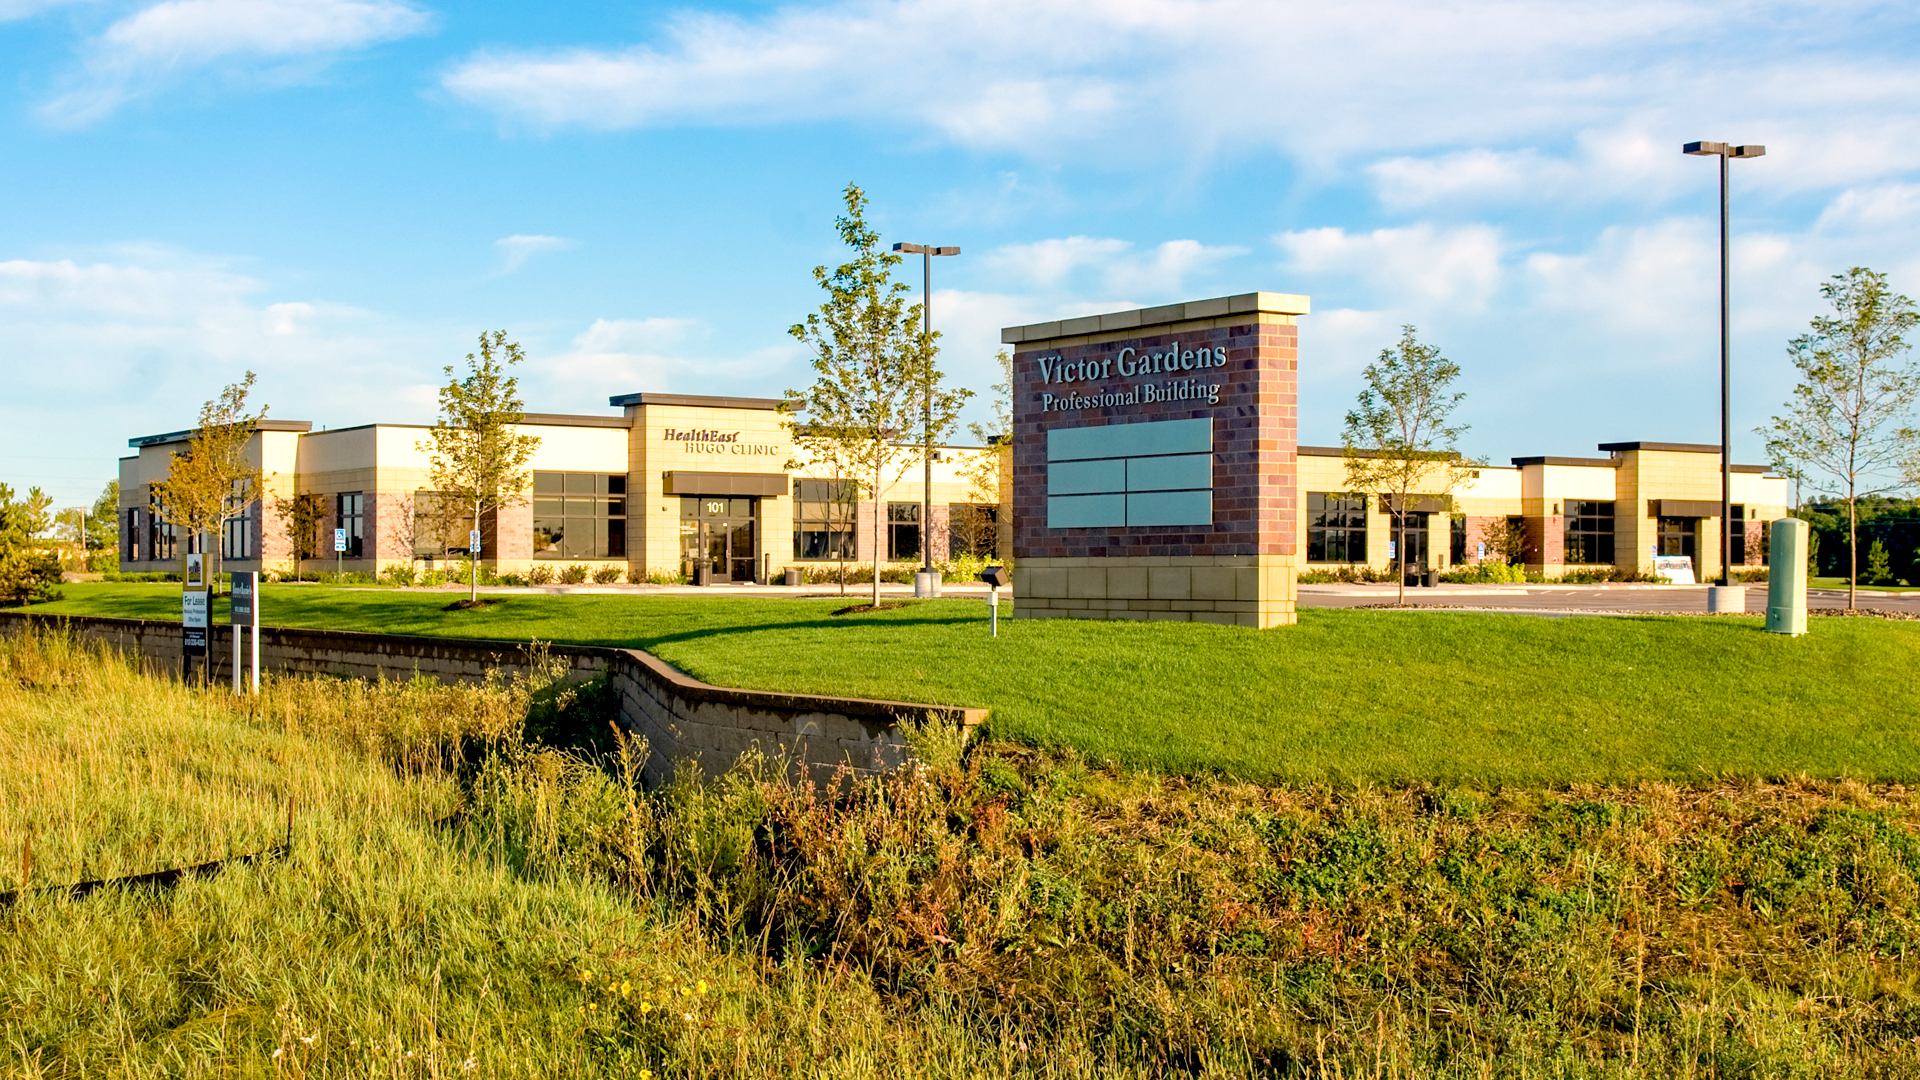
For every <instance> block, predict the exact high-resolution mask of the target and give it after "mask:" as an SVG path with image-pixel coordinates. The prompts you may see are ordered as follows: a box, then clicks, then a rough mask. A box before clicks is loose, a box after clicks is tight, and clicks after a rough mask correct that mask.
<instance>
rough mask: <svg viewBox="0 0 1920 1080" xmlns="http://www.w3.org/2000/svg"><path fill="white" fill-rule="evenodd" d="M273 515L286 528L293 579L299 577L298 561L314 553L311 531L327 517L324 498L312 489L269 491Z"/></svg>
mask: <svg viewBox="0 0 1920 1080" xmlns="http://www.w3.org/2000/svg"><path fill="white" fill-rule="evenodd" d="M272 498H273V516H274V517H276V518H279V519H280V527H281V528H282V529H285V530H286V533H287V544H288V546H289V547H291V548H292V549H293V580H295V581H299V580H300V564H301V562H303V561H305V560H307V559H310V558H312V557H313V541H314V534H315V533H316V532H317V531H318V530H319V528H320V523H321V522H322V521H325V520H326V519H327V500H326V499H325V498H324V497H323V496H321V495H317V494H315V493H313V492H311V491H308V492H295V493H294V494H292V495H290V496H286V497H284V498H283V497H281V495H280V493H279V492H274V493H273V494H272Z"/></svg>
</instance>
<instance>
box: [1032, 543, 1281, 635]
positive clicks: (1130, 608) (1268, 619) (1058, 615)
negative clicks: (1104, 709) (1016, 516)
mask: <svg viewBox="0 0 1920 1080" xmlns="http://www.w3.org/2000/svg"><path fill="white" fill-rule="evenodd" d="M1298 569H1299V565H1298V562H1297V557H1296V556H1293V555H1190V556H1174V555H1136V556H1120V557H1114V558H1037V557H1033V556H1029V557H1027V558H1023V559H1021V560H1019V562H1018V563H1016V564H1015V567H1014V573H1013V594H1014V600H1015V604H1014V615H1015V617H1016V618H1022V619H1141V620H1162V621H1176V622H1211V623H1221V624H1224V625H1227V626H1249V627H1254V628H1256V629H1266V628H1267V627H1269V626H1291V625H1293V623H1294V622H1295V621H1296V615H1295V609H1294V601H1295V598H1296V594H1295V575H1296V572H1297V570H1298Z"/></svg>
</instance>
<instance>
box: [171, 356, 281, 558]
mask: <svg viewBox="0 0 1920 1080" xmlns="http://www.w3.org/2000/svg"><path fill="white" fill-rule="evenodd" d="M253 379H254V375H253V372H251V371H249V372H247V373H246V375H245V377H244V378H242V379H241V380H240V381H239V382H237V383H233V384H232V385H230V386H228V387H227V388H226V389H224V390H222V391H221V392H220V396H219V397H218V398H215V399H214V400H212V401H209V402H207V403H206V404H205V405H202V406H201V407H200V425H199V426H198V427H197V428H195V429H194V431H193V434H191V435H189V436H188V437H187V448H186V449H185V450H183V451H181V452H180V453H178V454H175V455H174V457H173V461H172V463H171V464H170V466H169V468H168V470H167V478H166V479H165V480H158V481H155V482H154V484H153V493H154V495H155V496H156V497H157V499H158V502H157V504H156V506H155V508H154V510H155V513H156V514H158V515H159V517H160V519H161V520H162V521H165V522H168V523H170V524H172V525H174V526H176V527H178V528H180V529H181V530H182V531H184V532H185V533H186V534H187V536H188V537H189V538H190V539H189V542H188V543H187V544H184V545H182V550H181V551H180V570H181V577H182V578H184V577H185V576H186V568H187V554H188V552H187V550H186V549H187V548H191V547H194V546H196V542H195V540H194V539H192V538H197V546H198V547H199V548H200V550H201V552H202V554H203V556H209V555H210V556H211V558H206V557H203V558H202V563H203V564H204V565H205V566H206V567H207V581H208V582H209V583H210V584H211V583H213V582H215V581H217V580H218V575H219V573H220V561H219V559H220V547H219V543H218V541H215V540H212V538H213V537H217V536H218V535H219V531H220V526H221V525H222V524H223V523H224V522H225V521H226V519H227V518H228V516H230V514H231V513H232V512H233V511H234V510H236V509H239V508H244V507H245V506H246V505H247V504H248V503H251V502H252V501H253V500H254V499H257V498H259V497H260V492H261V490H262V489H263V488H264V486H265V485H264V477H263V476H262V473H261V468H260V465H259V464H258V463H256V462H250V461H248V460H247V443H248V441H249V440H251V439H252V438H253V432H254V428H255V426H256V425H257V424H259V422H260V421H261V420H263V419H265V418H266V415H267V407H266V406H265V405H262V406H260V409H259V411H258V412H253V411H250V410H249V409H248V407H247V395H248V394H249V393H250V392H251V391H252V390H253ZM210 541H212V542H210Z"/></svg>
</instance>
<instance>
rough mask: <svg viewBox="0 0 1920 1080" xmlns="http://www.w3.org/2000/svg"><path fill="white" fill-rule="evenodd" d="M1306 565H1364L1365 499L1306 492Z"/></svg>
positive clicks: (1357, 496)
mask: <svg viewBox="0 0 1920 1080" xmlns="http://www.w3.org/2000/svg"><path fill="white" fill-rule="evenodd" d="M1307 561H1308V562H1333V563H1363V562H1366V561H1367V497H1366V496H1365V495H1341V494H1337V493H1330V492H1325V491H1309V492H1307Z"/></svg>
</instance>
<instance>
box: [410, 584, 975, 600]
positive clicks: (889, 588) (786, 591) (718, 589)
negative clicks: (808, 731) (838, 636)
mask: <svg viewBox="0 0 1920 1080" xmlns="http://www.w3.org/2000/svg"><path fill="white" fill-rule="evenodd" d="M449 589H450V587H449V586H442V587H440V588H436V589H432V590H423V589H414V590H411V591H415V592H427V591H431V592H447V591H449ZM461 589H462V590H463V591H464V589H465V586H461ZM402 591H403V592H404V591H409V590H404V589H403V590H402ZM480 591H481V592H483V593H487V594H488V595H499V596H758V597H765V598H770V599H779V600H807V599H813V600H818V599H822V598H826V599H838V598H839V597H840V596H841V595H842V594H841V592H840V586H839V585H837V584H832V583H829V584H826V585H800V586H795V587H788V586H786V585H482V586H480ZM845 595H846V597H847V599H848V601H849V602H850V603H859V602H860V600H861V599H862V598H866V599H872V597H873V584H872V583H871V582H868V583H866V584H863V585H855V584H852V583H848V585H847V591H846V593H845ZM880 595H881V596H882V597H907V598H911V597H912V596H913V586H911V585H892V584H887V583H884V582H883V583H882V584H881V585H880ZM940 596H941V598H942V599H947V600H955V599H959V600H985V599H986V598H987V586H986V583H985V582H981V581H958V582H948V583H947V584H945V585H942V586H940ZM1000 599H1002V600H1012V599H1013V590H1012V589H1006V590H1002V591H1001V593H1000Z"/></svg>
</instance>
